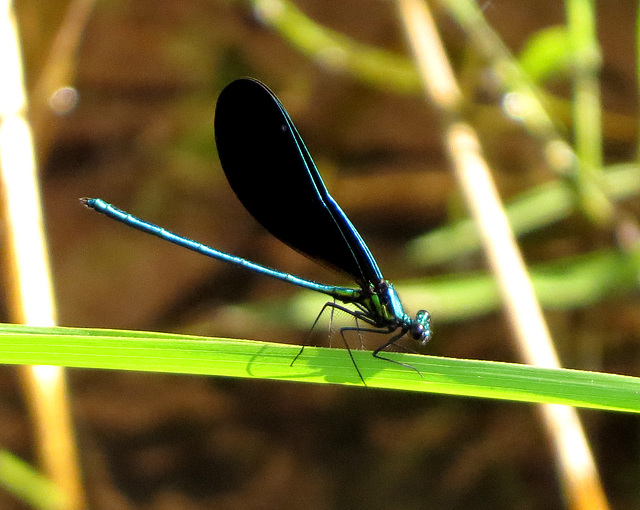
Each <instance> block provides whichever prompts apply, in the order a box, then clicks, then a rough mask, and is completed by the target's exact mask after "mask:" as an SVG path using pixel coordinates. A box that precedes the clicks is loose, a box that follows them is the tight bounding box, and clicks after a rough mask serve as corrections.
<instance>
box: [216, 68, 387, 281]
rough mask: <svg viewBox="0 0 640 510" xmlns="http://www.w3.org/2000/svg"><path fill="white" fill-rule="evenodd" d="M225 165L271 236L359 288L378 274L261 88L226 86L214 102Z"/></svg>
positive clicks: (240, 83) (286, 120)
mask: <svg viewBox="0 0 640 510" xmlns="http://www.w3.org/2000/svg"><path fill="white" fill-rule="evenodd" d="M215 137H216V145H217V146H218V155H219V157H220V162H221V163H222V168H223V170H224V172H225V174H226V176H227V179H228V180H229V184H230V185H231V188H232V189H233V191H234V192H235V194H236V195H237V196H238V198H239V199H240V201H241V202H242V204H243V205H244V206H245V208H246V209H247V210H248V211H249V212H250V213H251V214H252V215H253V217H254V218H255V219H256V220H258V222H259V223H260V224H262V226H263V227H265V228H266V229H267V230H268V231H269V232H271V233H272V234H273V235H274V236H275V237H277V238H278V239H280V240H281V241H283V242H284V243H286V244H288V245H289V246H291V247H292V248H294V249H296V250H298V251H300V252H301V253H303V254H305V255H307V256H309V257H311V258H312V259H314V260H317V261H319V262H320V263H323V264H325V265H328V266H330V267H333V268H337V269H339V270H341V271H344V272H346V273H347V274H349V275H351V277H352V278H354V279H355V281H356V282H358V284H359V285H360V286H361V287H363V288H368V286H369V284H370V283H377V282H379V281H380V280H381V279H382V274H381V272H380V269H379V268H378V265H377V264H376V261H375V260H374V258H373V256H372V255H371V252H370V251H369V248H368V247H367V245H366V244H365V243H364V241H363V240H362V238H361V237H360V234H359V233H358V231H357V230H356V229H355V227H354V226H353V224H352V223H351V222H350V221H349V218H347V216H346V215H345V214H344V212H343V211H342V209H340V207H339V206H338V204H337V203H336V202H335V200H334V199H333V198H332V197H331V195H329V192H328V191H327V188H326V187H325V185H324V183H323V182H322V178H321V177H320V174H319V173H318V169H317V168H316V166H315V164H314V162H313V160H312V159H311V155H310V154H309V151H308V150H307V148H306V147H305V145H304V142H303V141H302V138H301V137H300V135H299V134H298V131H297V130H296V128H295V126H294V125H293V122H292V121H291V118H290V117H289V115H288V114H287V112H286V110H285V109H284V107H283V106H282V104H281V103H280V101H279V100H278V98H277V97H276V96H275V94H274V93H273V92H271V91H270V90H269V89H268V88H267V87H266V86H265V85H263V84H262V83H260V82H259V81H256V80H253V79H240V80H236V81H234V82H232V83H231V84H229V85H228V86H227V87H226V88H225V89H224V90H223V91H222V92H221V94H220V97H219V98H218V103H217V105H216V114H215Z"/></svg>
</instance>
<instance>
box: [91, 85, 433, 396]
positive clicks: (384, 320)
mask: <svg viewBox="0 0 640 510" xmlns="http://www.w3.org/2000/svg"><path fill="white" fill-rule="evenodd" d="M214 124H215V126H214V127H215V139H216V145H217V147H218V155H219V157H220V162H221V163H222V169H223V170H224V173H225V174H226V176H227V180H228V181H229V184H230V185H231V188H232V189H233V191H234V192H235V194H236V195H237V197H238V198H239V199H240V202H242V204H243V205H244V207H245V208H246V209H247V210H248V211H249V212H250V213H251V215H252V216H253V217H254V218H255V219H256V220H257V221H258V222H259V223H261V224H262V226H263V227H265V228H266V229H267V230H268V231H269V232H271V234H273V235H274V236H275V237H277V238H278V239H280V240H281V241H283V242H284V243H286V244H288V245H289V246H291V247H292V248H294V249H295V250H297V251H299V252H301V253H302V254H304V255H306V256H308V257H310V258H311V259H314V260H316V261H317V262H319V263H321V264H323V265H325V266H329V267H331V268H334V269H337V270H339V271H342V272H343V273H346V274H347V275H349V276H350V277H351V278H352V279H353V280H354V281H355V282H356V283H357V284H358V288H349V287H336V286H334V285H325V284H321V283H316V282H313V281H310V280H305V279H303V278H299V277H297V276H294V275H291V274H288V273H284V272H281V271H276V270H275V269H271V268H268V267H265V266H262V265H260V264H256V263H255V262H250V261H248V260H246V259H243V258H241V257H237V256H235V255H230V254H228V253H224V252H221V251H218V250H215V249H213V248H210V247H208V246H205V245H203V244H201V243H198V242H196V241H192V240H190V239H187V238H185V237H182V236H179V235H176V234H174V233H172V232H169V231H167V230H165V229H164V228H162V227H159V226H157V225H153V224H151V223H148V222H146V221H143V220H141V219H139V218H136V217H135V216H132V215H131V214H128V213H126V212H124V211H122V210H120V209H118V208H116V207H114V206H113V205H111V204H108V203H107V202H105V201H103V200H101V199H99V198H84V199H82V201H83V202H84V203H85V204H86V205H87V206H88V207H91V208H92V209H95V210H96V211H98V212H101V213H103V214H105V215H107V216H109V217H110V218H113V219H115V220H118V221H121V222H122V223H124V224H126V225H128V226H130V227H133V228H136V229H138V230H142V231H143V232H147V233H149V234H153V235H155V236H158V237H160V238H161V239H165V240H167V241H169V242H172V243H174V244H177V245H179V246H183V247H185V248H188V249H189V250H192V251H195V252H198V253H202V254H204V255H207V256H209V257H212V258H214V259H218V260H223V261H225V262H231V263H232V264H237V265H239V266H243V267H246V268H247V269H250V270H252V271H256V272H258V273H261V274H264V275H267V276H271V277H273V278H277V279H279V280H283V281H285V282H288V283H291V284H293V285H297V286H299V287H303V288H305V289H309V290H314V291H316V292H321V293H323V294H326V295H328V296H331V297H332V298H333V299H334V301H332V302H331V301H330V302H328V303H326V304H325V305H324V307H323V308H322V310H321V312H320V315H321V314H322V312H323V311H324V310H325V309H326V308H327V307H329V308H333V309H338V310H342V311H344V312H346V313H348V314H349V315H351V316H353V317H354V318H355V319H356V327H345V328H342V329H341V330H340V334H341V336H342V338H343V340H344V342H345V345H347V349H348V351H349V356H351V359H352V361H353V362H354V365H355V367H356V370H357V371H358V375H359V376H360V379H361V380H362V382H363V383H364V378H363V377H362V374H361V373H360V369H359V368H358V366H357V365H356V364H355V360H354V359H353V355H352V354H351V351H350V350H349V347H348V343H347V341H346V338H345V336H344V333H345V331H371V332H375V333H382V334H388V335H392V336H391V338H390V339H389V340H387V341H386V342H385V343H384V344H382V345H381V346H380V347H378V348H377V349H375V350H374V351H373V356H374V357H376V358H379V359H384V360H387V361H391V362H393V363H398V364H400V365H404V366H408V367H409V368H413V369H414V370H415V368H414V367H411V366H409V365H406V364H404V363H400V362H398V361H395V360H392V359H389V358H385V357H384V356H381V355H380V352H381V351H383V350H384V349H386V348H387V347H389V346H390V345H392V344H393V343H395V342H396V341H398V340H399V339H400V338H402V337H404V336H405V335H409V336H410V337H411V338H413V339H414V340H417V341H418V342H419V343H420V344H421V345H425V344H426V343H427V342H428V341H429V340H430V338H431V316H430V315H429V312H427V311H426V310H420V311H419V312H418V313H417V314H416V316H415V317H411V316H409V315H407V314H406V313H405V311H404V309H403V308H402V304H401V302H400V298H399V297H398V294H397V293H396V291H395V289H394V288H393V285H392V284H391V283H390V282H389V281H387V280H385V279H384V277H383V276H382V272H381V271H380V268H379V267H378V264H377V263H376V261H375V259H374V258H373V255H371V252H370V251H369V248H368V247H367V245H366V244H365V242H364V241H363V240H362V237H360V234H359V233H358V231H357V230H356V228H355V227H354V226H353V224H352V223H351V221H349V218H347V216H346V214H345V213H344V212H343V211H342V209H340V206H338V204H337V203H336V201H335V200H334V199H333V198H332V197H331V195H329V192H328V191H327V188H326V187H325V185H324V182H323V181H322V178H321V177H320V173H319V172H318V169H317V168H316V166H315V164H314V162H313V160H312V159H311V155H310V154H309V151H308V150H307V148H306V146H305V144H304V142H303V141H302V138H301V137H300V134H299V133H298V130H297V129H296V127H295V126H294V125H293V122H292V120H291V118H290V117H289V114H288V113H287V111H286V110H285V109H284V106H282V103H280V101H279V99H278V98H277V97H276V95H275V94H274V93H273V92H271V90H269V88H267V86H266V85H264V84H263V83H261V82H259V81H257V80H254V79H251V78H243V79H239V80H236V81H234V82H232V83H230V84H229V85H227V87H225V88H224V90H223V91H222V92H221V93H220V96H219V98H218V102H217V105H216V112H215V119H214ZM336 300H337V301H339V302H341V303H342V304H338V303H336V302H335V301H336ZM345 305H352V306H353V307H354V308H355V310H352V309H350V308H347V307H346V306H345ZM320 315H318V317H320ZM358 320H360V321H362V322H364V323H365V324H367V325H368V326H369V327H367V328H360V327H357V321H358ZM316 321H317V319H316ZM303 348H304V347H303ZM301 352H302V350H301V351H300V353H301ZM300 353H299V354H298V355H300ZM296 358H297V357H296ZM294 361H295V360H294ZM418 373H419V372H418Z"/></svg>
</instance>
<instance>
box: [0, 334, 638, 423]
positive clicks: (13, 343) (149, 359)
mask: <svg viewBox="0 0 640 510" xmlns="http://www.w3.org/2000/svg"><path fill="white" fill-rule="evenodd" d="M299 349H300V348H299V346H295V345H283V344H276V343H267V342H257V341H251V340H230V339H222V338H205V337H194V336H186V335H170V334H162V333H146V332H139V331H116V330H96V329H78V328H35V327H23V326H14V325H3V326H2V327H0V362H2V363H5V364H45V365H60V366H66V367H83V368H101V369H117V370H139V371H151V372H168V373H180V374H200V375H213V376H222V377H239V378H260V379H271V380H283V381H296V382H307V383H325V384H326V383H332V384H347V385H361V384H362V383H361V381H360V379H359V378H358V374H357V372H356V370H355V369H354V367H353V365H352V363H351V360H350V359H349V356H348V354H347V352H345V351H344V350H343V349H328V348H321V347H307V348H306V349H305V350H304V353H303V355H302V356H300V357H299V358H298V360H297V361H296V362H295V363H294V364H293V366H291V362H292V360H293V359H294V357H295V355H296V354H297V353H298V351H299ZM353 356H354V358H355V360H356V362H357V363H358V367H359V369H360V371H361V372H362V374H363V376H364V378H365V380H366V381H367V385H368V386H369V387H370V388H385V389H394V390H404V391H419V392H424V393H446V394H451V395H459V396H473V397H483V398H493V399H503V400H513V401H521V402H538V403H555V404H566V405H571V406H576V407H588V408H594V409H608V410H617V411H628V412H640V379H639V378H635V377H628V376H621V375H615V374H604V373H599V372H582V371H578V370H565V369H545V368H538V367H531V366H527V365H518V364H511V363H497V362H491V361H475V360H464V359H455V358H439V357H434V356H420V355H413V354H401V353H389V354H388V356H389V357H390V358H393V359H394V360H397V361H400V362H402V363H407V364H409V365H411V366H412V367H414V368H415V369H416V370H418V371H419V372H420V375H419V374H418V373H417V372H416V371H415V370H411V369H410V368H406V367H403V366H399V365H395V364H393V363H389V362H386V361H383V360H378V359H374V358H373V357H372V356H371V352H369V351H353Z"/></svg>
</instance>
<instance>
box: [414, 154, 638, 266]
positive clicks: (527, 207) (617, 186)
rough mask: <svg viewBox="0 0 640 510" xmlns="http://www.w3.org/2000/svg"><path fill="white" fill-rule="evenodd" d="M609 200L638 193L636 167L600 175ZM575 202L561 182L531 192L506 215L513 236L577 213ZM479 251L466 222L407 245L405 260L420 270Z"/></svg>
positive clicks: (508, 208) (472, 229)
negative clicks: (604, 181) (602, 176)
mask: <svg viewBox="0 0 640 510" xmlns="http://www.w3.org/2000/svg"><path fill="white" fill-rule="evenodd" d="M604 177H605V179H606V186H607V189H608V190H609V191H610V193H611V196H612V197H615V198H616V199H619V200H622V199H625V198H629V197H631V196H634V195H637V194H639V193H640V171H639V168H638V166H637V165H631V164H628V165H616V166H615V167H611V169H610V170H607V171H606V172H605V173H604ZM578 205H579V204H578V202H577V199H576V195H575V193H574V192H573V189H572V187H571V186H570V185H569V184H568V183H567V182H564V181H552V182H549V183H545V184H541V185H539V186H536V187H534V188H531V189H529V190H527V191H525V192H523V193H522V194H521V195H519V196H518V197H516V198H515V199H513V200H512V201H511V202H510V203H509V204H508V205H507V206H506V212H507V217H508V218H509V222H510V223H511V227H512V228H513V231H514V233H515V234H516V235H517V236H522V235H524V234H527V233H529V232H533V231H536V230H539V229H541V228H543V227H545V226H547V225H550V224H552V223H555V222H558V221H560V220H563V219H565V218H567V217H568V216H569V215H570V214H572V213H574V212H577V210H578ZM479 248H480V240H479V237H478V234H477V232H476V229H475V226H474V224H473V222H472V221H471V220H470V219H464V220H460V221H458V222H456V223H454V224H453V225H448V226H446V227H441V228H438V229H435V230H432V231H431V232H429V233H428V234H425V235H423V236H420V237H418V238H416V239H414V240H413V241H412V242H411V243H409V245H408V257H409V259H410V260H411V262H412V263H413V264H416V265H418V266H421V267H425V266H429V265H434V264H441V263H443V262H447V261H450V260H453V259H455V258H457V257H459V256H460V255H464V254H468V253H472V252H474V251H477V250H478V249H479Z"/></svg>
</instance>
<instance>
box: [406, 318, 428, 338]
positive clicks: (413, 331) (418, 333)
mask: <svg viewBox="0 0 640 510" xmlns="http://www.w3.org/2000/svg"><path fill="white" fill-rule="evenodd" d="M424 332H425V330H424V326H423V325H422V324H420V323H419V322H414V323H413V324H412V325H411V328H410V329H409V334H410V335H411V338H413V339H414V340H422V339H423V337H424Z"/></svg>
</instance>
